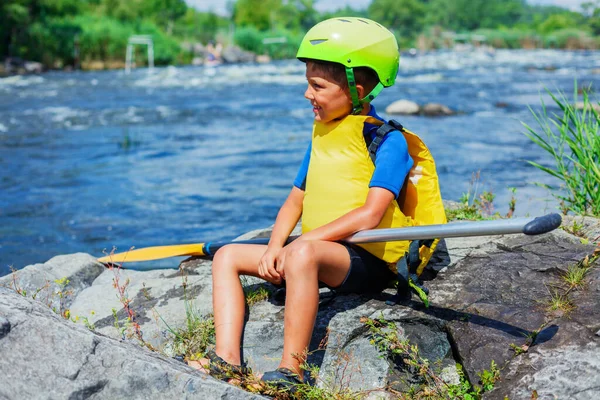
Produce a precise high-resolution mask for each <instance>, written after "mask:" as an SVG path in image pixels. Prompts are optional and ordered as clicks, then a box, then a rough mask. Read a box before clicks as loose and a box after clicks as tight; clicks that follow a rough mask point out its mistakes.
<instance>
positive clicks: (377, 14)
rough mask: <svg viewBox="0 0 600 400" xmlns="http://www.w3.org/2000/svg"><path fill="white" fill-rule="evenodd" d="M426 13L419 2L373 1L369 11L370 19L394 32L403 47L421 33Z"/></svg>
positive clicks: (400, 0)
mask: <svg viewBox="0 0 600 400" xmlns="http://www.w3.org/2000/svg"><path fill="white" fill-rule="evenodd" d="M426 11H427V8H426V5H425V4H424V3H423V2H422V1H418V0H373V1H372V2H371V5H370V6H369V9H368V12H369V17H370V18H372V19H373V20H375V21H377V22H379V23H380V24H382V25H384V26H385V27H387V28H388V29H390V30H391V31H392V32H394V33H395V34H396V36H397V38H398V41H399V43H400V45H401V46H402V44H406V43H407V42H408V40H410V39H413V38H414V37H416V35H417V33H419V32H420V31H421V29H422V27H423V22H424V18H425V14H426Z"/></svg>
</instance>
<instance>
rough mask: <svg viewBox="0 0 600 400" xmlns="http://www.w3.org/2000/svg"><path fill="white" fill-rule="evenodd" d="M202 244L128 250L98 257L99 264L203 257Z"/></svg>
mask: <svg viewBox="0 0 600 400" xmlns="http://www.w3.org/2000/svg"><path fill="white" fill-rule="evenodd" d="M203 247H204V243H193V244H176V245H172V246H156V247H146V248H144V249H138V250H130V251H126V252H124V253H117V254H109V255H107V256H104V257H100V258H99V259H98V261H100V262H101V263H122V262H136V261H150V260H160V259H161V258H169V257H180V256H203V255H205V254H204V251H203Z"/></svg>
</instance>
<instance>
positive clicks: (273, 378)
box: [261, 368, 304, 393]
mask: <svg viewBox="0 0 600 400" xmlns="http://www.w3.org/2000/svg"><path fill="white" fill-rule="evenodd" d="M261 380H262V381H263V382H265V383H269V384H271V385H275V386H276V387H277V388H278V389H286V390H289V391H290V393H294V392H295V391H296V389H297V386H298V385H301V384H303V383H304V382H302V379H300V376H298V374H295V373H294V372H292V371H291V370H289V369H287V368H277V369H276V370H275V371H269V372H265V373H264V375H263V376H262V378H261Z"/></svg>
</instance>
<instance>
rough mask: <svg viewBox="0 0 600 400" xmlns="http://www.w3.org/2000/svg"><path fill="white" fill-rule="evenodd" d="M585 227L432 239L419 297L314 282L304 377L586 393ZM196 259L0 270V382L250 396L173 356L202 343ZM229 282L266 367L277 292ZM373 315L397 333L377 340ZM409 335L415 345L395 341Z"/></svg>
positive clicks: (277, 350)
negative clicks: (315, 301)
mask: <svg viewBox="0 0 600 400" xmlns="http://www.w3.org/2000/svg"><path fill="white" fill-rule="evenodd" d="M268 233H269V231H268V230H260V231H254V232H251V233H249V234H248V235H245V236H244V238H250V237H254V236H257V235H265V234H268ZM575 234H576V235H575ZM599 237H600V221H599V220H597V219H592V218H581V217H575V218H573V217H567V218H565V219H564V221H563V225H562V229H558V230H555V231H553V232H551V233H549V234H545V235H541V236H534V237H527V236H524V235H506V236H494V237H479V238H468V239H460V238H455V239H447V240H446V241H445V243H442V245H441V246H440V247H439V249H438V251H437V252H436V255H435V256H434V257H433V259H432V264H431V266H430V267H428V270H427V273H426V274H424V276H426V279H427V280H426V282H425V285H426V286H427V287H428V288H429V290H430V301H431V305H430V307H429V308H425V307H424V306H423V304H422V303H421V302H420V301H419V300H418V299H413V300H412V301H410V302H408V303H406V304H404V305H389V304H387V303H386V300H388V299H389V298H390V296H391V295H393V293H394V292H393V290H389V291H386V292H384V293H383V294H382V295H377V296H356V295H334V296H332V294H333V293H331V292H328V291H327V290H324V291H323V292H322V293H321V306H320V308H319V313H318V316H317V324H316V327H315V331H314V334H313V340H312V342H311V343H312V344H311V353H310V356H309V362H310V363H311V364H314V365H315V366H317V367H318V374H317V375H316V376H315V377H314V379H315V383H316V384H317V385H318V387H319V388H320V390H323V391H327V392H328V393H333V392H336V391H337V393H346V394H348V395H349V394H352V395H353V396H354V397H352V398H368V396H373V395H374V393H376V394H377V395H379V396H384V397H385V398H395V397H397V396H399V395H400V394H401V393H403V392H406V391H408V390H411V391H412V392H413V393H425V392H427V393H430V394H431V393H433V394H434V396H438V397H439V398H445V397H443V396H444V393H446V394H448V393H453V394H452V395H451V396H456V395H458V394H466V393H470V394H472V395H475V394H477V393H478V394H479V395H481V394H483V393H485V398H486V399H503V398H505V396H508V397H509V398H525V397H527V398H529V397H532V396H539V397H540V398H546V397H558V398H581V399H583V398H590V397H594V396H598V395H600V392H599V391H598V387H597V376H598V374H599V373H600V361H599V360H600V324H599V322H598V321H600V318H599V317H600V315H598V312H599V311H598V310H600V307H599V306H600V293H599V292H598V291H597V290H590V289H591V288H595V287H597V285H598V284H600V269H599V268H598V266H597V263H596V258H595V257H597V256H598V251H599V249H598V247H597V246H598V243H597V241H598V238H599ZM594 254H595V255H594ZM125 267H126V266H125ZM172 267H177V262H173V264H172ZM210 267H211V264H210V261H208V260H203V259H197V258H196V259H194V258H192V259H187V260H185V261H184V262H182V263H181V265H179V270H175V269H174V270H170V271H167V270H155V271H146V272H141V271H131V270H127V269H120V270H117V269H111V270H109V269H105V267H104V266H103V265H101V264H99V263H97V262H96V261H95V259H94V258H93V257H91V256H89V255H86V254H75V255H65V256H59V257H55V258H53V259H52V260H50V261H49V262H47V263H45V264H43V265H42V264H40V265H34V266H29V267H27V268H24V269H23V270H21V271H18V272H16V273H15V274H14V275H13V276H7V277H4V278H0V283H1V284H2V285H3V286H7V287H8V288H9V289H0V313H1V314H2V316H3V317H1V318H0V325H1V329H0V355H2V359H3V360H4V361H5V363H6V364H7V365H10V366H11V367H10V368H7V369H4V373H3V374H2V375H0V383H1V384H0V387H1V388H2V389H1V390H0V393H2V394H3V395H5V396H6V397H8V398H12V397H15V396H16V395H17V394H18V395H20V396H23V395H26V396H27V397H28V398H32V399H34V398H39V396H40V393H44V394H47V393H49V390H50V392H51V393H53V396H54V397H69V396H73V395H74V394H81V393H87V394H88V395H89V394H91V393H93V394H94V396H95V397H96V398H101V399H103V398H106V399H109V398H114V397H115V396H118V397H136V396H142V395H143V396H144V397H145V398H156V399H158V398H164V397H165V396H167V395H170V393H181V392H183V393H188V394H189V395H191V394H194V395H197V396H205V397H207V398H213V397H222V398H232V399H233V398H248V399H250V398H259V397H258V394H251V393H248V392H244V391H240V390H239V389H237V388H235V387H233V386H230V385H227V384H225V383H222V382H219V381H216V380H214V379H212V378H210V377H207V376H206V375H204V374H202V373H200V372H198V371H196V370H194V369H192V368H189V367H187V366H186V365H185V364H183V363H181V362H179V361H175V360H174V359H173V358H172V357H174V356H182V357H183V358H190V357H194V356H196V353H197V352H203V351H205V350H206V346H207V345H208V346H210V342H211V339H210V338H211V336H210V335H211V334H210V329H209V327H208V326H207V325H206V324H205V323H204V321H210V313H211V307H210V304H211V301H210V298H211V285H210V281H211V278H210ZM574 276H577V277H579V278H578V279H577V280H572V279H571V280H567V277H570V278H572V277H574ZM244 284H245V287H246V289H245V291H246V296H247V299H248V301H249V304H250V308H249V319H248V322H247V324H246V328H245V333H244V357H245V359H247V360H248V362H249V364H250V366H251V367H252V368H253V370H254V372H255V373H261V372H264V371H266V370H270V369H273V368H274V367H276V365H277V360H278V358H279V356H280V354H281V351H282V329H283V319H282V318H283V307H282V303H281V296H280V295H279V296H274V293H275V291H274V288H273V287H272V286H271V285H269V284H266V283H261V281H260V280H255V279H248V280H246V281H245V283H244ZM548 288H551V290H549V289H548ZM15 292H16V293H15ZM32 297H34V298H35V300H33V299H32ZM202 323H204V325H202ZM198 324H200V325H198ZM202 326H205V328H202ZM383 326H387V328H386V329H388V332H389V330H390V329H391V330H395V331H396V334H397V335H398V336H397V337H398V340H401V342H394V340H395V339H392V338H391V337H390V336H389V335H388V336H387V337H388V339H386V340H383V341H380V340H382V337H381V336H379V335H381V334H382V331H380V330H379V328H378V327H383ZM190 329H193V330H192V331H191V330H190ZM207 329H208V330H207ZM40 330H43V331H44V335H39V334H38V332H39V331H40ZM194 335H208V336H206V337H204V336H203V337H204V339H202V340H200V337H197V336H194ZM194 337H196V339H193V338H194ZM373 340H376V341H379V343H380V346H379V347H376V346H374V345H373V344H372V341H373ZM390 340H391V341H390ZM401 343H404V344H403V345H402V344H401ZM319 344H321V345H319ZM408 345H414V346H416V347H415V349H418V351H417V350H415V351H417V352H414V351H413V350H411V351H409V350H408V347H404V349H405V350H402V349H403V347H402V346H408ZM194 346H195V347H194ZM390 346H400V347H390ZM393 349H395V350H393ZM410 365H413V367H409V366H410ZM458 365H460V367H459V366H458ZM425 366H427V367H425ZM25 371H27V373H26V374H25ZM158 375H160V376H161V377H162V378H160V379H158ZM24 376H27V379H24V378H23V377H24ZM165 376H166V378H165ZM133 380H135V381H136V382H145V384H144V385H131V384H130V383H128V382H131V381H133ZM582 394H584V395H582ZM582 396H583V397H582ZM438 397H434V398H438Z"/></svg>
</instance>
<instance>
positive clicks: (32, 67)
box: [23, 61, 44, 74]
mask: <svg viewBox="0 0 600 400" xmlns="http://www.w3.org/2000/svg"><path fill="white" fill-rule="evenodd" d="M23 67H24V68H25V71H27V73H29V74H41V73H42V72H44V66H43V65H42V63H39V62H35V61H27V62H25V64H24V66H23Z"/></svg>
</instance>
